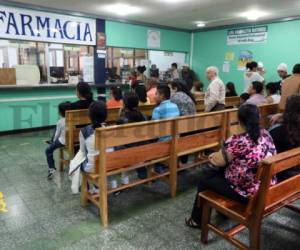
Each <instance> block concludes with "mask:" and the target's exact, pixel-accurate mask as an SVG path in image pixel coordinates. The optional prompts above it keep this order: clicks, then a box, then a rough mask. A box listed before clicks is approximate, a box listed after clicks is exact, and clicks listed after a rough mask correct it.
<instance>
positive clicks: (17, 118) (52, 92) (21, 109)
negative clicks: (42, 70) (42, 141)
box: [0, 87, 77, 132]
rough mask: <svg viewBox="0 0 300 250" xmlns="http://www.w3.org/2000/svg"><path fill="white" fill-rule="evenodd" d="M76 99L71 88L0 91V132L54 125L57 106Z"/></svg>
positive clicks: (56, 116)
mask: <svg viewBox="0 0 300 250" xmlns="http://www.w3.org/2000/svg"><path fill="white" fill-rule="evenodd" d="M76 99H77V98H76V94H75V89H73V88H67V89H64V88H61V89H60V88H51V89H49V88H43V87H41V88H37V89H18V88H15V89H7V90H5V89H1V90H0V110H1V123H0V132H3V131H11V130H16V129H26V128H37V127H44V126H50V125H55V124H56V122H57V119H58V111H57V106H58V104H59V103H61V102H63V101H74V100H76Z"/></svg>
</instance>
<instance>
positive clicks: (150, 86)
mask: <svg viewBox="0 0 300 250" xmlns="http://www.w3.org/2000/svg"><path fill="white" fill-rule="evenodd" d="M156 87H157V81H156V80H154V79H148V81H147V83H146V89H147V97H148V98H149V99H150V103H151V104H156V101H155V95H156Z"/></svg>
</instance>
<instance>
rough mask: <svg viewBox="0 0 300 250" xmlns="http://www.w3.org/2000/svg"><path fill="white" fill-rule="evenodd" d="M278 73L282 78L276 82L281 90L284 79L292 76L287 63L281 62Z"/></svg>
mask: <svg viewBox="0 0 300 250" xmlns="http://www.w3.org/2000/svg"><path fill="white" fill-rule="evenodd" d="M277 74H278V76H279V77H280V78H281V80H280V81H278V82H277V83H276V86H277V89H278V90H279V92H281V85H282V82H283V81H284V79H286V78H288V77H289V76H291V75H289V74H288V66H287V65H286V64H285V63H280V64H279V65H278V67H277Z"/></svg>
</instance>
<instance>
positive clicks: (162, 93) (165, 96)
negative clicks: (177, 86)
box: [152, 84, 180, 174]
mask: <svg viewBox="0 0 300 250" xmlns="http://www.w3.org/2000/svg"><path fill="white" fill-rule="evenodd" d="M170 96H171V90H170V88H169V86H168V85H166V84H161V85H159V86H158V87H157V91H156V95H155V99H156V103H157V104H158V106H157V107H156V108H155V109H154V110H153V113H152V120H161V119H171V118H175V117H178V116H180V112H179V109H178V107H177V105H176V104H175V103H172V102H171V101H170ZM170 139H171V136H165V137H161V138H159V140H158V141H168V140H170ZM154 170H155V172H157V173H158V174H161V173H163V172H165V171H166V170H167V166H165V165H164V164H161V163H157V164H155V167H154Z"/></svg>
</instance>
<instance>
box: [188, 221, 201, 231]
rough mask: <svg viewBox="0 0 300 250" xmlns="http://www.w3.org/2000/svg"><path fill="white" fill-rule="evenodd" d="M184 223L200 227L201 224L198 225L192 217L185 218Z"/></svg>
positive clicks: (191, 226)
mask: <svg viewBox="0 0 300 250" xmlns="http://www.w3.org/2000/svg"><path fill="white" fill-rule="evenodd" d="M185 225H186V226H187V227H190V228H196V229H201V226H200V225H198V224H197V223H196V222H195V221H193V219H192V218H189V219H185Z"/></svg>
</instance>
